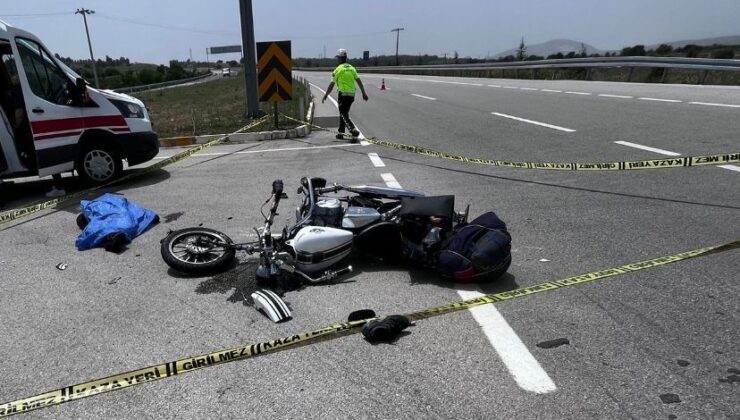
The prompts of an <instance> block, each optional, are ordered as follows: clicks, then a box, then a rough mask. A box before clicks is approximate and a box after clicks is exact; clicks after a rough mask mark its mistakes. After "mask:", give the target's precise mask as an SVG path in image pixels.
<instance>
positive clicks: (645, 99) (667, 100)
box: [637, 98, 683, 104]
mask: <svg viewBox="0 0 740 420" xmlns="http://www.w3.org/2000/svg"><path fill="white" fill-rule="evenodd" d="M637 99H639V100H641V101H652V102H668V103H673V104H678V103H681V102H683V101H679V100H678V99H663V98H637Z"/></svg>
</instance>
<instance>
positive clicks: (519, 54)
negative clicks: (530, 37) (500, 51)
mask: <svg viewBox="0 0 740 420" xmlns="http://www.w3.org/2000/svg"><path fill="white" fill-rule="evenodd" d="M526 58H527V46H526V45H525V44H524V37H522V41H521V42H520V43H519V48H517V50H516V61H524V60H525V59H526Z"/></svg>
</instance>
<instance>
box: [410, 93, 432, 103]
mask: <svg viewBox="0 0 740 420" xmlns="http://www.w3.org/2000/svg"><path fill="white" fill-rule="evenodd" d="M410 95H411V96H416V97H417V98H422V99H428V100H430V101H436V100H437V98H432V97H431V96H424V95H417V94H416V93H411V94H410Z"/></svg>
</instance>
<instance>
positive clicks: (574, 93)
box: [565, 90, 591, 96]
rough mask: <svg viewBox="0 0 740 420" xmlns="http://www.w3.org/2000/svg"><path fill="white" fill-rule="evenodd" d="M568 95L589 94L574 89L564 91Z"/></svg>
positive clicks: (588, 94)
mask: <svg viewBox="0 0 740 420" xmlns="http://www.w3.org/2000/svg"><path fill="white" fill-rule="evenodd" d="M565 93H567V94H568V95H581V96H590V95H591V94H590V93H588V92H574V91H570V90H568V91H565Z"/></svg>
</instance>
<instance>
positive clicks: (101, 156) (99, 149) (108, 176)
mask: <svg viewBox="0 0 740 420" xmlns="http://www.w3.org/2000/svg"><path fill="white" fill-rule="evenodd" d="M122 172H123V160H122V159H121V158H120V157H119V156H118V153H116V152H115V150H113V149H111V148H110V147H106V146H100V145H95V144H92V145H90V146H87V147H86V148H85V149H84V150H83V151H82V154H81V155H80V160H79V162H77V173H78V174H79V175H80V177H81V178H82V179H83V180H84V181H86V182H89V183H93V184H105V183H108V182H110V181H112V180H114V179H116V178H118V177H119V176H121V173H122Z"/></svg>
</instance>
